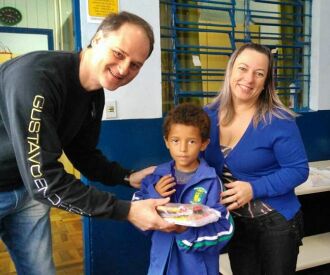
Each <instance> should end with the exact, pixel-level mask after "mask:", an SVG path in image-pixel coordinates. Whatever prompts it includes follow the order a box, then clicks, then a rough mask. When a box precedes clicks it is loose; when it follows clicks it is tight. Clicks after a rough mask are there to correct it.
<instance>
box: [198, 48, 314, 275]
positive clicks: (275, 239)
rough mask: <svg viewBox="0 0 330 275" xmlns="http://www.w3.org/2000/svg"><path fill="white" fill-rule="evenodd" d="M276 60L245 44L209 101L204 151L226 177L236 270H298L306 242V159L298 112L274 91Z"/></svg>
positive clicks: (231, 249) (223, 196)
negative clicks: (301, 189) (301, 191)
mask: <svg viewBox="0 0 330 275" xmlns="http://www.w3.org/2000/svg"><path fill="white" fill-rule="evenodd" d="M272 64H273V61H272V54H271V52H270V50H269V49H268V48H266V47H264V46H261V45H258V44H253V43H248V44H245V45H243V46H242V47H241V48H239V49H237V50H236V51H235V52H234V53H233V55H232V56H231V58H230V60H229V63H228V66H227V71H226V76H225V81H224V87H223V90H222V91H221V93H220V94H219V96H218V97H217V98H216V99H215V101H214V102H213V103H212V104H211V105H209V106H207V107H206V108H205V109H206V111H207V112H208V115H209V117H210V119H211V123H212V129H211V143H210V144H209V146H208V147H207V149H206V151H205V155H204V157H205V159H206V160H207V161H208V162H209V164H210V165H212V166H214V167H215V168H216V170H217V173H218V175H219V176H220V177H221V178H222V180H223V182H224V183H225V187H226V191H224V192H223V193H222V194H221V203H223V204H225V205H227V208H228V209H229V210H230V211H231V213H232V214H233V217H234V221H235V225H236V227H235V233H234V237H233V239H232V241H231V242H230V244H229V247H228V253H229V258H230V263H231V268H232V271H233V273H234V274H253V275H255V274H267V275H269V274H274V275H280V274H283V275H288V274H294V273H295V268H296V262H297V256H298V253H299V246H300V245H301V244H302V243H301V239H302V237H303V232H302V223H303V221H302V214H301V212H300V204H299V201H298V198H297V197H296V195H295V193H294V188H295V187H296V186H298V185H299V184H301V183H303V182H304V181H305V180H306V179H307V177H308V172H309V169H308V161H307V157H306V153H305V149H304V145H303V142H302V140H301V136H300V133H299V130H298V128H297V125H296V123H295V121H294V118H295V116H296V115H295V113H293V112H292V111H291V110H289V109H288V108H286V107H285V106H284V105H283V104H282V103H281V101H280V99H279V98H278V96H277V94H276V92H275V90H274V80H273V75H272V72H273V67H272Z"/></svg>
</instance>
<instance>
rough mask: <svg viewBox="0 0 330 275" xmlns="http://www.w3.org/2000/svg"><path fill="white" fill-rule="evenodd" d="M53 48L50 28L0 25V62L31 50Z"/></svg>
mask: <svg viewBox="0 0 330 275" xmlns="http://www.w3.org/2000/svg"><path fill="white" fill-rule="evenodd" d="M53 49H54V39H53V30H51V29H34V28H15V27H0V63H2V62H4V61H6V60H8V59H11V58H13V57H15V56H18V55H22V54H25V53H28V52H31V51H38V50H53Z"/></svg>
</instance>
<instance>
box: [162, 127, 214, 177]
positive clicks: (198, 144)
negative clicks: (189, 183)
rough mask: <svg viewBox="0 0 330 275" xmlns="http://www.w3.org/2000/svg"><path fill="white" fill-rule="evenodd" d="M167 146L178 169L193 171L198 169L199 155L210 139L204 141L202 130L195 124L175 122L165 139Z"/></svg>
mask: <svg viewBox="0 0 330 275" xmlns="http://www.w3.org/2000/svg"><path fill="white" fill-rule="evenodd" d="M165 144H166V147H167V148H168V149H169V151H170V154H171V156H172V158H173V160H174V161H175V167H176V169H178V170H180V171H182V172H192V171H194V170H196V169H197V167H198V165H199V162H198V155H199V152H200V151H204V150H205V149H206V146H207V145H208V144H209V140H207V141H204V142H203V141H202V137H201V133H200V130H199V129H198V128H197V127H194V126H187V125H183V124H173V125H172V126H171V129H170V131H169V134H168V138H167V140H166V139H165Z"/></svg>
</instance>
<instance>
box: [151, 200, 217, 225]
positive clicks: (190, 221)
mask: <svg viewBox="0 0 330 275" xmlns="http://www.w3.org/2000/svg"><path fill="white" fill-rule="evenodd" d="M157 211H158V213H159V215H160V216H161V217H163V218H164V219H165V220H166V221H168V222H170V223H175V224H178V225H184V226H191V227H200V226H204V225H206V224H209V223H213V222H216V221H217V220H218V219H219V218H220V216H221V213H220V212H219V211H217V210H215V209H212V208H210V207H208V206H206V205H202V204H183V203H168V204H165V205H160V206H158V207H157Z"/></svg>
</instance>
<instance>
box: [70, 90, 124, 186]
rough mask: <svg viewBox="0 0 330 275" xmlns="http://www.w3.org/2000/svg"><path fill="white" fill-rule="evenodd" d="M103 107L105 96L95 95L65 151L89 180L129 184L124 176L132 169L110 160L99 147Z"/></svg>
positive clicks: (109, 183)
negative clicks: (83, 119) (86, 114)
mask: <svg viewBox="0 0 330 275" xmlns="http://www.w3.org/2000/svg"><path fill="white" fill-rule="evenodd" d="M102 93H103V91H102ZM103 107H104V100H103V96H102V97H101V96H99V95H95V96H94V97H93V98H92V101H91V106H89V108H90V113H91V114H88V116H87V117H86V119H85V121H84V123H83V125H82V126H81V128H80V130H79V132H78V133H77V134H76V136H75V138H74V140H73V141H71V142H70V144H69V145H67V146H65V147H64V152H65V154H66V155H67V157H68V158H69V160H70V161H71V162H72V164H73V165H74V167H75V168H76V169H78V170H79V172H81V173H82V174H83V175H84V176H85V177H87V178H88V179H89V180H92V181H98V182H101V183H103V184H107V185H115V184H123V185H127V186H129V183H128V182H124V177H125V176H126V175H127V174H128V173H129V171H130V170H129V169H126V168H123V167H122V166H121V165H120V164H119V163H117V162H116V161H111V160H109V159H108V158H106V157H105V156H104V155H103V153H102V152H101V151H100V150H99V149H97V144H98V140H99V133H100V126H101V119H102V111H103Z"/></svg>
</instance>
